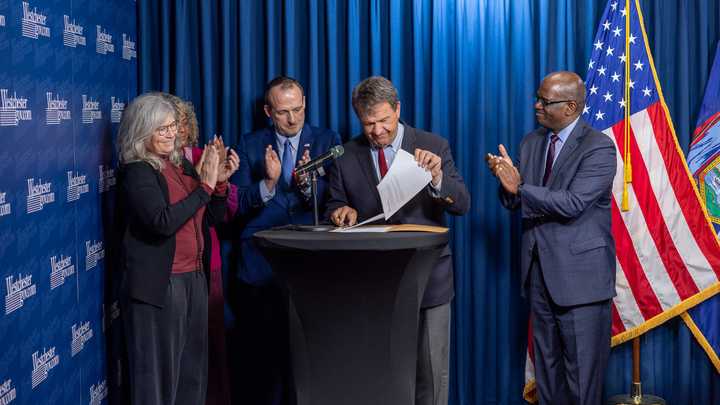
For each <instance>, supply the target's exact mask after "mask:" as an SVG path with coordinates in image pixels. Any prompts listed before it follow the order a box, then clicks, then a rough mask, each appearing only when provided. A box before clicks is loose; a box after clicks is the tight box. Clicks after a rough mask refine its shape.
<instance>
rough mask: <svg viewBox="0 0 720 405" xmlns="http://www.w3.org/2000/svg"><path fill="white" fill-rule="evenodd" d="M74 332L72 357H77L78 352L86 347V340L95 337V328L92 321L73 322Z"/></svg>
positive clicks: (72, 330)
mask: <svg viewBox="0 0 720 405" xmlns="http://www.w3.org/2000/svg"><path fill="white" fill-rule="evenodd" d="M70 331H71V332H72V342H71V343H70V347H71V349H70V357H75V355H76V354H78V353H80V351H82V349H83V348H84V347H85V342H87V341H88V340H90V339H91V338H92V337H93V330H92V328H91V327H90V321H85V322H82V323H80V325H79V326H78V325H77V324H75V323H74V324H73V325H72V327H71V328H70Z"/></svg>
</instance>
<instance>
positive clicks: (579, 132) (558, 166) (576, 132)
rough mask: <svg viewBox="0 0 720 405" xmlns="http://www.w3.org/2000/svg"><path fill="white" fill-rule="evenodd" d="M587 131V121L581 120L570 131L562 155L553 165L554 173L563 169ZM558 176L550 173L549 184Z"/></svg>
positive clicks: (561, 151)
mask: <svg viewBox="0 0 720 405" xmlns="http://www.w3.org/2000/svg"><path fill="white" fill-rule="evenodd" d="M584 132H585V123H584V122H582V120H581V121H578V123H577V125H575V128H573V130H572V132H571V133H570V136H568V138H567V140H566V141H565V145H563V148H562V149H561V150H560V155H559V156H558V158H557V160H556V161H555V164H554V165H553V169H552V172H553V173H559V171H561V170H562V167H563V165H565V163H567V161H568V160H569V159H570V157H571V156H572V153H573V152H574V151H575V149H576V148H577V147H578V145H579V144H580V140H581V138H582V136H583V135H584ZM555 177H557V176H553V175H552V174H551V175H550V179H549V180H548V186H549V185H550V184H551V183H552V182H553V180H554V179H555Z"/></svg>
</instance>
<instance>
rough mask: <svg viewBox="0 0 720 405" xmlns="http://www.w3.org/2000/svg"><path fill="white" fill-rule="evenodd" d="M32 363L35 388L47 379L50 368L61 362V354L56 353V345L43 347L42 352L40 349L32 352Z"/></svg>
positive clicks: (33, 385)
mask: <svg viewBox="0 0 720 405" xmlns="http://www.w3.org/2000/svg"><path fill="white" fill-rule="evenodd" d="M32 363H33V370H32V387H33V389H35V387H37V386H38V385H40V384H41V383H42V382H43V381H45V380H47V378H48V374H49V372H50V370H52V369H54V368H55V367H57V366H58V365H59V364H60V356H58V355H57V354H55V346H53V347H51V348H49V349H48V350H45V349H44V348H43V352H42V354H40V352H39V351H38V352H34V353H33V354H32Z"/></svg>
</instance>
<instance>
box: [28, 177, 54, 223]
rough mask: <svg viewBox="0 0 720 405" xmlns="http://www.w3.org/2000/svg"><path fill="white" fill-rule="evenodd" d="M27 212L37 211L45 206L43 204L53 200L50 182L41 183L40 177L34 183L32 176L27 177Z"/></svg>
mask: <svg viewBox="0 0 720 405" xmlns="http://www.w3.org/2000/svg"><path fill="white" fill-rule="evenodd" d="M27 185H28V196H27V213H28V214H31V213H33V212H38V211H40V210H42V209H43V208H45V204H50V203H51V202H54V201H55V192H54V191H52V183H50V182H47V183H43V182H42V179H41V180H39V181H38V182H37V183H35V179H34V178H32V177H31V178H29V179H27Z"/></svg>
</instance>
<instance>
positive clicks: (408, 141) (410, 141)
mask: <svg viewBox="0 0 720 405" xmlns="http://www.w3.org/2000/svg"><path fill="white" fill-rule="evenodd" d="M402 124H403V126H404V127H405V133H404V134H403V140H402V145H400V148H401V149H402V150H404V151H405V152H407V153H409V154H411V155H413V156H415V141H416V136H415V128H413V127H411V126H410V125H407V124H405V123H404V122H403V123H402Z"/></svg>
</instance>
